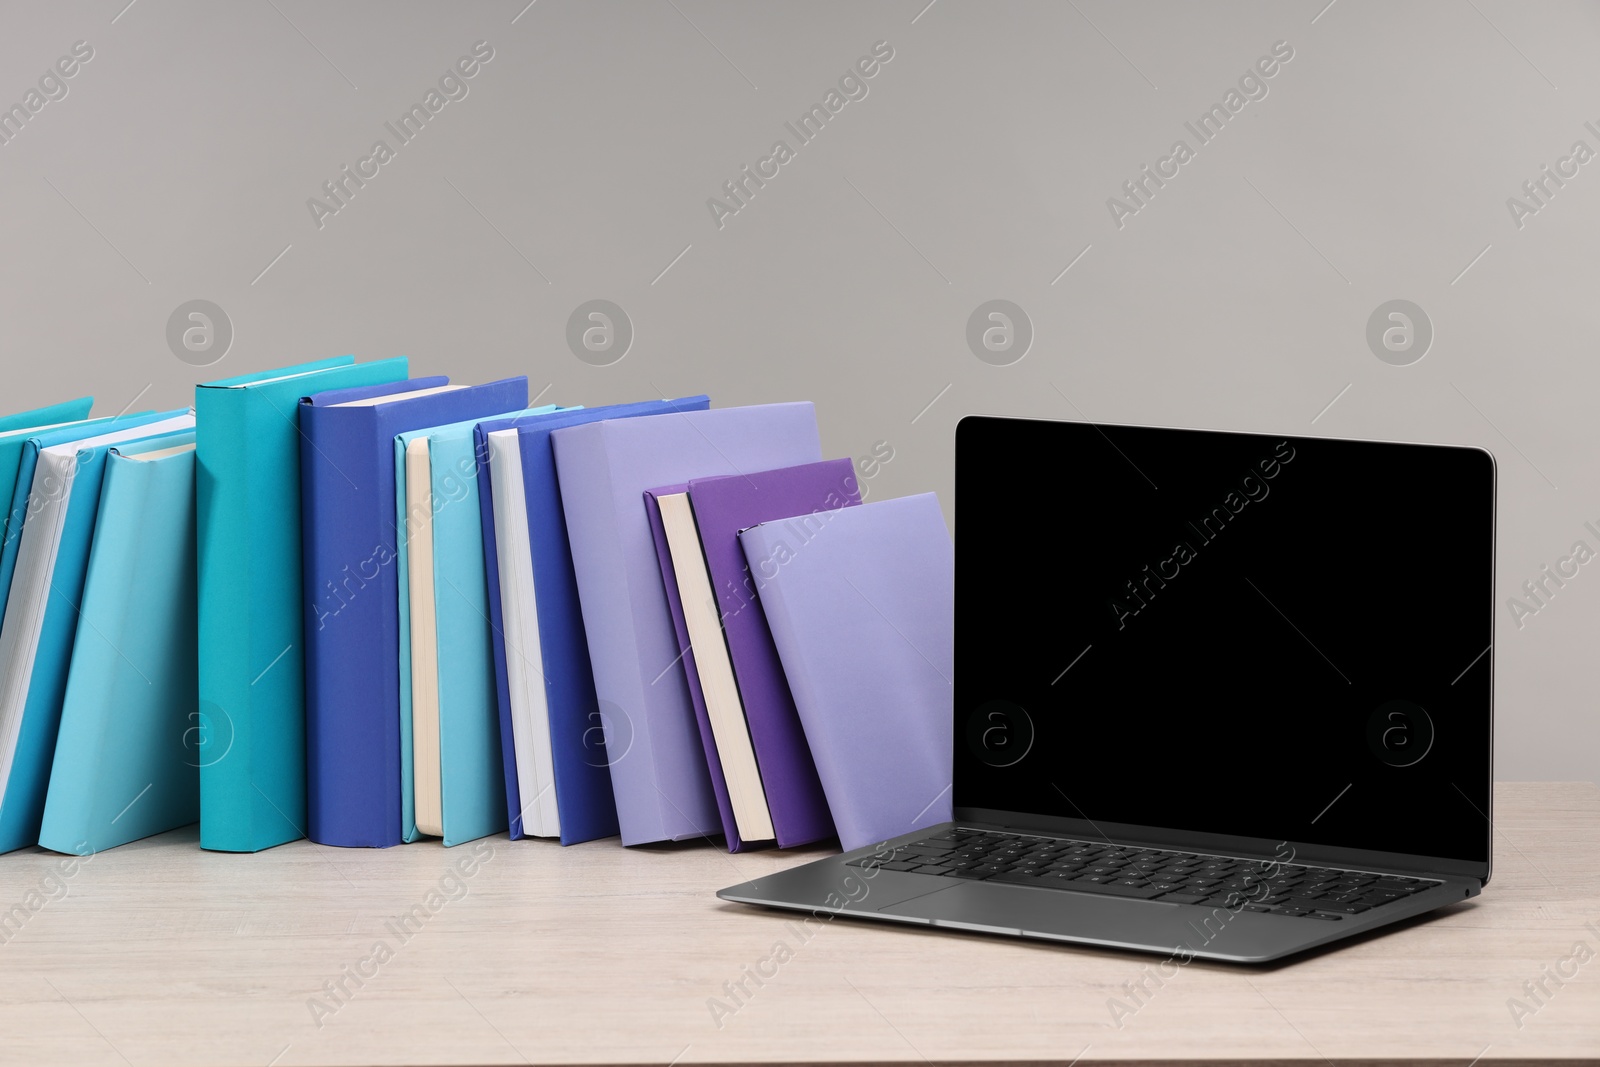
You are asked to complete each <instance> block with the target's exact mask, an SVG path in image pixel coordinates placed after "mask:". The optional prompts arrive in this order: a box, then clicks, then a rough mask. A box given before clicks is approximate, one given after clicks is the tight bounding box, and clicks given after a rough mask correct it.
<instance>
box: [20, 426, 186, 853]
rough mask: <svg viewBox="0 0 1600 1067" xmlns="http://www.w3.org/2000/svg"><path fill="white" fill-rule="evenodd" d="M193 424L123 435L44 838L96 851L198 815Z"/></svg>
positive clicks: (63, 847) (112, 459)
mask: <svg viewBox="0 0 1600 1067" xmlns="http://www.w3.org/2000/svg"><path fill="white" fill-rule="evenodd" d="M194 588H195V565H194V434H193V433H192V432H190V433H184V434H172V435H168V436H164V437H159V438H155V439H150V440H146V441H142V442H139V443H137V444H132V445H119V446H116V447H113V448H112V449H111V451H110V454H109V455H108V456H107V457H106V461H105V476H104V485H103V488H102V489H101V492H100V513H99V516H98V517H97V518H96V520H95V537H94V545H93V548H92V549H91V550H90V554H89V570H88V575H87V577H86V578H85V580H84V586H83V599H82V601H81V602H80V604H79V610H80V613H81V614H80V617H79V620H78V628H77V636H76V638H75V639H74V641H73V646H72V665H71V670H70V672H69V674H68V678H67V689H66V696H65V697H64V699H63V701H62V706H61V726H60V731H59V733H58V734H57V737H56V751H55V759H54V762H53V763H52V764H51V768H50V786H49V791H48V793H47V794H46V796H45V805H44V819H43V822H42V823H41V824H40V827H39V844H40V845H42V846H44V847H45V848H48V849H54V850H55V851H57V852H69V853H73V854H76V855H89V854H92V853H95V852H100V851H102V850H104V849H108V848H111V847H113V846H116V845H122V844H126V843H127V842H129V841H137V840H138V839H140V838H142V837H149V836H150V835H151V834H159V833H164V832H166V831H167V830H172V829H176V828H177V827H180V826H187V825H189V824H190V823H192V822H195V821H196V820H198V819H199V818H200V772H199V768H198V766H197V764H196V759H195V754H194V750H193V749H192V748H188V747H186V746H185V742H186V741H187V742H192V741H193V740H195V738H196V733H195V730H196V726H195V723H196V720H197V718H198V714H197V709H198V705H199V697H198V696H197V689H196V684H197V683H196V676H195V675H196V667H195V651H196V630H195V617H194Z"/></svg>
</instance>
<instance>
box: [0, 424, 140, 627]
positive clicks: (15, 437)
mask: <svg viewBox="0 0 1600 1067" xmlns="http://www.w3.org/2000/svg"><path fill="white" fill-rule="evenodd" d="M68 407H69V405H56V407H55V408H44V409H41V410H40V412H38V413H37V414H41V415H43V416H44V417H45V418H51V417H53V416H54V415H56V414H65V413H66V412H64V411H62V410H61V409H62V408H68ZM81 410H85V411H87V409H81ZM34 414H36V413H35V412H27V413H26V415H28V416H31V415H34ZM151 417H152V413H151V412H148V411H141V412H136V413H133V414H126V415H120V416H116V417H114V418H103V419H90V418H82V419H65V420H62V421H60V422H40V423H32V422H30V423H29V424H28V425H27V427H26V428H21V427H18V428H13V429H9V430H0V507H3V508H5V515H3V516H0V530H4V531H5V538H4V540H3V541H0V611H3V610H4V605H5V600H6V597H7V595H9V593H10V591H11V575H12V572H13V571H15V570H16V563H17V544H18V541H19V539H20V538H21V537H22V528H23V526H24V525H26V524H27V518H28V494H29V492H30V491H31V488H32V484H33V465H34V463H35V462H36V461H37V459H38V451H39V445H38V442H39V441H40V440H41V439H42V438H45V437H51V438H52V439H57V438H59V439H61V440H65V439H66V437H67V436H70V435H71V432H72V431H73V430H83V431H84V432H83V433H81V434H79V435H78V436H80V437H88V436H90V431H92V430H110V429H112V428H114V427H123V426H132V425H135V424H137V423H138V421H139V420H141V419H149V418H151ZM13 418H15V417H13ZM7 421H8V422H10V421H11V420H9V419H8V420H7ZM18 421H20V420H18ZM19 486H20V490H19Z"/></svg>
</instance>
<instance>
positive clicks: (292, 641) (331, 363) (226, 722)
mask: <svg viewBox="0 0 1600 1067" xmlns="http://www.w3.org/2000/svg"><path fill="white" fill-rule="evenodd" d="M406 366H407V361H406V359H405V358H404V357H403V356H402V357H397V358H395V359H386V360H380V361H378V362H374V363H356V362H355V357H354V356H339V357H335V358H333V359H324V360H318V361H316V362H312V363H302V364H298V365H296V366H292V367H286V368H283V369H280V370H273V371H266V372H264V373H260V374H249V375H244V376H241V377H236V378H226V379H223V380H221V381H216V382H209V383H207V384H204V385H201V386H199V387H198V388H196V389H195V416H196V420H197V422H196V426H195V503H196V514H195V529H196V541H195V554H196V574H197V583H198V585H197V589H196V596H197V600H198V611H199V631H200V637H199V679H200V681H199V685H200V708H199V717H198V718H197V719H196V720H195V724H196V725H195V729H196V733H195V734H194V735H193V736H194V738H195V751H196V760H197V762H198V763H199V765H200V845H201V847H202V848H208V849H216V850H219V851H223V852H256V851H259V850H261V849H264V848H271V847H272V846H274V845H281V844H283V843H284V842H286V841H293V840H295V839H296V838H300V837H304V836H305V827H306V706H305V705H306V701H305V634H304V612H303V605H302V596H303V594H304V589H305V585H304V582H303V573H302V571H303V568H302V566H301V538H300V427H299V408H300V399H301V398H302V397H307V396H311V395H313V394H316V393H322V392H327V391H328V390H331V389H346V388H352V387H356V386H363V385H381V384H383V383H385V382H397V381H402V380H404V379H405V377H406Z"/></svg>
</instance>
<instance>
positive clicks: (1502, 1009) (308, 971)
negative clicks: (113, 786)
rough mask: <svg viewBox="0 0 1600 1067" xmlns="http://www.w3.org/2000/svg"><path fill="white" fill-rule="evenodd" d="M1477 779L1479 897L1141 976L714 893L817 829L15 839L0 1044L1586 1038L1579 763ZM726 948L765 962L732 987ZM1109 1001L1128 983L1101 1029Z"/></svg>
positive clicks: (0, 882)
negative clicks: (679, 835)
mask: <svg viewBox="0 0 1600 1067" xmlns="http://www.w3.org/2000/svg"><path fill="white" fill-rule="evenodd" d="M1496 805H1497V820H1496V822H1497V825H1496V831H1497V832H1496V834H1495V877H1494V880H1493V882H1491V883H1490V885H1489V887H1488V889H1487V891H1486V892H1485V893H1484V895H1483V896H1481V897H1478V898H1476V899H1474V900H1471V901H1466V902H1463V903H1461V904H1457V905H1454V906H1452V907H1450V908H1448V909H1446V910H1444V911H1441V912H1437V913H1435V915H1434V917H1433V918H1431V919H1427V920H1422V921H1418V922H1415V923H1413V924H1411V925H1409V926H1407V927H1404V928H1401V929H1397V930H1394V931H1393V932H1391V933H1389V934H1387V935H1384V936H1380V937H1373V938H1370V939H1367V940H1365V941H1362V942H1359V943H1356V944H1351V945H1348V946H1347V947H1344V948H1340V949H1337V950H1334V951H1331V952H1326V953H1323V954H1321V955H1316V956H1313V957H1310V958H1307V959H1302V960H1300V961H1297V962H1291V963H1288V964H1284V965H1280V966H1275V967H1269V968H1257V969H1243V968H1238V967H1229V966H1223V965H1218V964H1208V963H1202V962H1196V963H1191V964H1190V965H1188V966H1187V967H1184V968H1182V969H1181V970H1180V971H1178V972H1177V973H1175V974H1171V975H1170V976H1168V977H1165V978H1162V977H1161V976H1160V975H1159V974H1156V978H1155V979H1152V978H1150V977H1149V975H1150V974H1155V973H1156V972H1155V971H1154V965H1155V964H1156V963H1157V962H1159V961H1158V958H1156V957H1145V956H1139V955H1135V954H1131V953H1118V952H1106V951H1087V950H1077V949H1073V948H1061V947H1052V946H1044V945H1038V944H1029V943H1024V942H1019V941H1009V940H1004V939H999V938H986V937H981V936H968V935H959V934H949V933H935V932H933V931H922V930H914V929H901V928H890V927H885V926H879V925H875V924H867V923H859V922H846V921H842V920H841V921H835V922H823V923H815V924H814V925H815V927H816V929H813V930H806V929H804V928H802V927H800V926H799V925H798V924H797V922H796V917H794V916H790V915H786V914H783V913H779V912H769V911H760V910H755V909H751V908H746V907H741V906H737V905H731V904H724V903H722V902H721V901H719V900H717V899H716V898H715V897H714V896H713V895H712V894H713V892H714V891H715V890H716V889H718V888H719V887H721V886H725V885H729V884H732V883H734V882H738V881H742V880H744V879H748V878H751V877H755V876H757V875H759V874H761V873H762V872H764V871H767V870H771V869H774V868H777V867H782V866H785V865H789V864H794V863H799V862H802V861H803V860H806V859H808V858H811V857H813V856H816V855H821V854H823V853H822V851H821V850H800V851H796V852H789V853H772V852H765V853H753V854H747V855H739V856H729V855H727V854H726V853H725V852H722V851H720V850H717V849H714V848H712V847H710V845H709V844H707V843H705V842H701V843H698V844H695V845H681V846H670V847H655V848H640V849H623V848H622V847H620V846H619V845H618V844H617V843H616V842H615V841H607V842H595V843H592V844H588V845H580V846H576V847H573V848H561V847H560V846H559V845H554V844H550V843H548V842H538V841H518V842H512V841H507V840H503V839H499V840H490V841H486V842H479V843H478V844H476V845H464V846H461V847H459V848H455V849H445V848H442V847H439V846H438V845H436V844H428V845H411V846H407V847H401V848H394V849H389V850H384V851H367V850H342V849H336V848H324V847H320V846H316V845H312V844H309V843H308V842H304V841H302V842H299V843H296V844H293V845H287V846H284V847H282V848H277V849H273V850H271V851H269V852H264V853H261V854H259V855H254V856H235V855H220V854H216V853H203V852H201V851H200V850H199V848H198V847H197V845H196V835H195V833H194V832H193V831H192V830H190V831H178V832H175V833H172V834H167V835H164V836H162V837H159V838H154V839H151V840H149V841H145V842H140V843H136V844H133V845H128V846H125V847H123V848H119V849H115V850H112V851H108V852H105V853H102V854H100V855H98V856H95V857H93V858H92V859H90V860H89V861H87V862H84V863H81V864H78V865H77V866H76V868H75V869H72V870H63V869H62V868H63V866H64V865H65V866H67V867H71V866H72V865H71V864H70V863H66V864H64V860H63V857H59V856H56V855H54V854H51V853H46V852H42V851H38V850H30V851H27V852H22V853H14V854H12V855H9V856H4V857H0V921H4V922H5V923H6V925H3V926H0V942H3V943H0V1063H3V1064H12V1063H44V1062H60V1063H73V1064H99V1063H105V1064H124V1063H129V1064H135V1065H140V1067H143V1065H145V1064H152V1065H154V1064H181V1063H226V1064H250V1065H255V1067H264V1065H266V1064H279V1065H285V1067H287V1065H290V1064H310V1063H407V1064H411V1063H416V1064H421V1063H484V1064H487V1063H522V1062H532V1063H605V1064H621V1063H644V1064H659V1065H667V1064H671V1063H678V1064H688V1063H694V1062H718V1063H754V1062H777V1063H789V1064H800V1063H821V1062H838V1061H868V1060H893V1061H904V1062H913V1063H915V1062H922V1061H924V1060H926V1061H933V1062H950V1061H959V1062H971V1061H994V1062H1009V1063H1019V1062H1024V1061H1027V1062H1036V1061H1054V1062H1059V1063H1062V1064H1066V1063H1069V1062H1071V1061H1073V1060H1074V1059H1076V1060H1077V1062H1078V1063H1079V1064H1080V1065H1082V1067H1088V1065H1090V1064H1093V1063H1098V1062H1102V1061H1105V1062H1109V1061H1117V1062H1120V1063H1178V1062H1195V1061H1199V1060H1208V1059H1211V1060H1216V1059H1236V1058H1249V1059H1256V1060H1262V1061H1268V1060H1270V1061H1272V1062H1273V1063H1278V1064H1287V1063H1304V1064H1317V1065H1322V1064H1325V1063H1328V1062H1330V1061H1331V1062H1333V1063H1337V1064H1343V1063H1345V1062H1346V1061H1349V1060H1355V1059H1360V1060H1363V1061H1365V1062H1366V1063H1368V1064H1379V1063H1400V1062H1419V1061H1423V1060H1432V1061H1436V1062H1440V1063H1444V1062H1451V1063H1456V1064H1460V1065H1462V1067H1465V1065H1466V1064H1468V1063H1469V1062H1470V1061H1472V1060H1473V1059H1474V1057H1480V1056H1481V1060H1480V1062H1483V1063H1488V1062H1490V1061H1494V1060H1506V1061H1510V1060H1516V1061H1519V1062H1522V1063H1531V1062H1535V1061H1538V1062H1544V1061H1551V1060H1557V1059H1566V1060H1571V1059H1573V1058H1584V1057H1587V1058H1589V1059H1590V1060H1591V1062H1593V1061H1594V1060H1595V1059H1596V1058H1597V1057H1600V790H1597V789H1596V787H1595V786H1594V785H1592V784H1589V783H1581V784H1502V785H1500V786H1499V787H1498V790H1497V792H1496ZM30 894H31V895H30ZM13 905H20V906H21V912H20V915H21V918H20V919H19V918H18V915H19V913H18V912H15V911H10V909H11V908H12V906H13ZM406 915H409V916H410V918H409V920H406V921H404V922H402V921H400V917H402V916H406ZM1586 924H1592V925H1587V926H1586ZM780 943H782V945H783V946H784V949H783V950H778V949H777V946H778V945H779V944H780ZM1578 944H1582V945H1584V946H1585V948H1584V950H1583V951H1581V952H1579V953H1578V954H1577V956H1574V946H1575V945H1578ZM380 946H381V947H380ZM1591 953H1592V954H1595V955H1594V958H1592V959H1591V958H1589V956H1590V954H1591ZM1579 957H1582V959H1580V958H1579ZM780 959H781V960H782V962H777V961H778V960H780ZM747 968H748V969H750V970H751V971H756V970H759V971H764V972H766V973H768V974H771V975H772V976H771V977H767V978H761V979H760V981H761V984H760V985H759V986H758V985H757V984H756V982H755V981H753V980H750V979H745V985H746V988H747V989H749V990H750V991H751V992H750V994H749V995H748V996H745V995H744V994H740V996H739V998H737V999H735V998H734V997H733V996H730V994H729V992H728V990H727V988H725V986H724V983H737V982H739V981H740V979H741V978H745V976H746V974H747V973H749V972H748V971H747ZM774 971H775V973H774ZM1574 971H1575V972H1576V973H1575V975H1574ZM1562 972H1565V974H1566V975H1568V976H1569V977H1565V978H1563V979H1561V980H1562V982H1563V983H1564V984H1562V985H1561V986H1559V987H1558V986H1557V985H1556V983H1555V982H1554V981H1552V980H1550V979H1549V978H1548V977H1546V976H1547V975H1549V974H1552V973H1554V974H1557V975H1558V976H1559V975H1560V974H1561V973H1562ZM1141 980H1142V982H1143V986H1144V991H1143V992H1139V993H1138V994H1137V997H1135V996H1134V995H1133V994H1131V993H1130V992H1129V990H1130V989H1135V988H1136V987H1137V985H1138V984H1139V983H1140V982H1141ZM1541 980H1542V981H1543V982H1544V985H1545V988H1546V989H1547V990H1548V992H1549V995H1548V996H1544V995H1538V1000H1535V999H1533V998H1532V997H1531V996H1530V995H1529V993H1528V992H1527V990H1526V989H1525V988H1524V983H1525V982H1535V983H1536V982H1539V981H1541ZM330 990H332V992H330ZM1535 994H1536V995H1537V990H1535ZM1114 1001H1120V1002H1121V1003H1122V1004H1123V1006H1124V1008H1125V1009H1126V1008H1128V1007H1132V1008H1134V1009H1135V1010H1134V1011H1133V1013H1132V1014H1131V1015H1128V1014H1127V1012H1126V1011H1125V1010H1124V1011H1123V1012H1120V1013H1119V1014H1122V1015H1123V1016H1124V1017H1123V1018H1122V1020H1121V1023H1122V1025H1121V1026H1120V1027H1117V1026H1114V1025H1113V1017H1114V1013H1113V1006H1114V1004H1113V1002H1114ZM1517 1001H1520V1002H1522V1003H1523V1004H1524V1005H1525V1006H1526V1009H1527V1010H1526V1011H1523V1012H1519V1013H1517V1014H1518V1015H1519V1016H1520V1017H1514V1014H1513V1007H1514V1006H1515V1002H1517ZM719 1004H720V1005H721V1007H718V1005H719ZM1519 1024H1520V1025H1519Z"/></svg>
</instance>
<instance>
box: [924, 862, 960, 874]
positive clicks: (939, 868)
mask: <svg viewBox="0 0 1600 1067" xmlns="http://www.w3.org/2000/svg"><path fill="white" fill-rule="evenodd" d="M953 870H955V868H954V867H946V866H945V865H944V864H942V863H924V864H923V865H922V866H920V867H918V868H917V870H916V873H917V874H949V873H950V872H951V871H953Z"/></svg>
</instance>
